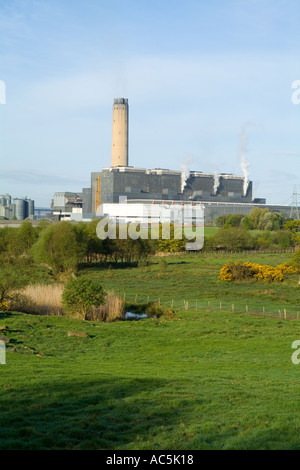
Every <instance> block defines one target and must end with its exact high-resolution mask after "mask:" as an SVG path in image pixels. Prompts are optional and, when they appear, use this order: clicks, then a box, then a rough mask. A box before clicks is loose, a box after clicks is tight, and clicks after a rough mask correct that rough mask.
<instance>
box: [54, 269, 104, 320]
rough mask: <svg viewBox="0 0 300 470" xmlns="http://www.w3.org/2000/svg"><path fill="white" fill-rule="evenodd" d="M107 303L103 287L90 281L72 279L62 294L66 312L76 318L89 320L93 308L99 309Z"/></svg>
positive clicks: (77, 278)
mask: <svg viewBox="0 0 300 470" xmlns="http://www.w3.org/2000/svg"><path fill="white" fill-rule="evenodd" d="M104 301H105V292H104V290H103V287H102V286H101V285H99V284H97V283H96V282H94V281H91V280H90V279H85V278H82V277H80V278H79V277H76V278H74V279H70V280H69V281H68V282H67V284H66V286H65V288H64V290H63V294H62V304H63V308H64V310H65V312H66V313H67V314H68V315H70V316H74V317H79V318H83V319H87V317H88V315H89V314H91V312H92V309H93V307H99V306H100V305H101V304H103V303H104Z"/></svg>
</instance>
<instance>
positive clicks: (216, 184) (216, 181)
mask: <svg viewBox="0 0 300 470" xmlns="http://www.w3.org/2000/svg"><path fill="white" fill-rule="evenodd" d="M219 185H220V175H219V173H218V172H216V171H215V172H214V187H213V194H217V191H218V187H219Z"/></svg>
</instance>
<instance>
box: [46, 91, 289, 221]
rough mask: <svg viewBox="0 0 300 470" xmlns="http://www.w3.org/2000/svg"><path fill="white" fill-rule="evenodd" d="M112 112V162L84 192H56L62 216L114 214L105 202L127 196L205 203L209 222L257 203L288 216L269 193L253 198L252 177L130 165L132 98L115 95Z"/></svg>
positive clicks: (150, 200)
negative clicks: (267, 196) (268, 198)
mask: <svg viewBox="0 0 300 470" xmlns="http://www.w3.org/2000/svg"><path fill="white" fill-rule="evenodd" d="M112 116H113V120H112V154H111V166H110V167H108V168H103V169H102V170H101V171H96V172H92V173H91V185H90V187H89V188H83V189H82V191H81V192H79V193H68V192H63V193H55V195H54V199H53V201H52V210H53V214H54V218H56V219H57V220H65V219H67V220H68V219H70V220H90V219H91V218H93V217H96V216H97V215H98V216H99V214H103V213H105V214H107V215H109V213H107V212H106V210H105V209H106V207H107V208H108V207H111V206H109V205H111V204H118V203H119V201H120V198H124V197H125V198H126V200H127V203H130V204H134V203H141V202H143V203H149V204H151V203H153V202H155V203H157V204H159V203H161V204H172V203H181V204H203V205H204V207H205V219H206V220H207V221H213V220H215V219H216V218H217V217H218V216H219V215H223V214H228V213H229V214H231V213H243V214H245V215H247V214H248V213H249V212H250V210H251V209H252V208H253V207H255V206H258V207H269V208H270V209H271V210H273V211H276V212H280V213H282V215H283V216H285V217H289V214H290V209H291V208H290V206H280V205H267V204H266V200H265V199H264V198H255V199H253V195H252V181H248V180H245V178H244V176H236V175H233V174H227V173H220V174H210V173H204V172H201V171H188V172H182V171H174V170H170V169H164V168H155V169H146V168H136V167H133V166H129V165H128V162H129V158H128V126H129V119H128V118H129V108H128V100H127V99H125V98H117V99H115V100H114V103H113V113H112ZM100 207H101V210H100Z"/></svg>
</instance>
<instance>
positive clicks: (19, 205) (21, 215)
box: [14, 199, 26, 220]
mask: <svg viewBox="0 0 300 470" xmlns="http://www.w3.org/2000/svg"><path fill="white" fill-rule="evenodd" d="M14 206H15V217H16V219H17V220H24V219H26V201H25V199H14Z"/></svg>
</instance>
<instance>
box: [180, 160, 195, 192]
mask: <svg viewBox="0 0 300 470" xmlns="http://www.w3.org/2000/svg"><path fill="white" fill-rule="evenodd" d="M192 162H193V160H192V159H190V158H189V159H186V160H185V162H183V163H181V164H180V165H179V168H180V170H181V192H183V190H184V188H185V187H186V184H187V180H188V179H189V177H190V174H191V172H190V170H189V168H188V164H189V163H192Z"/></svg>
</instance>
